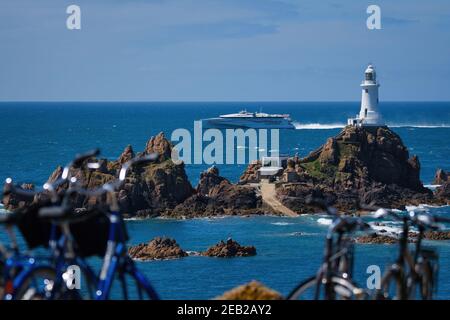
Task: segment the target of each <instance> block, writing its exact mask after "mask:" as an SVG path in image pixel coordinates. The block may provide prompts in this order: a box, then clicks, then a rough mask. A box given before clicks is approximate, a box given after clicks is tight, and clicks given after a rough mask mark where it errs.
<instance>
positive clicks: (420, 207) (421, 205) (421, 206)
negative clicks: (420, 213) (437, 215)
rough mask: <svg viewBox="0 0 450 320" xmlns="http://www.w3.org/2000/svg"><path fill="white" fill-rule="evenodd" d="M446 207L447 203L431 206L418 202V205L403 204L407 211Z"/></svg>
mask: <svg viewBox="0 0 450 320" xmlns="http://www.w3.org/2000/svg"><path fill="white" fill-rule="evenodd" d="M445 207H448V205H445V206H433V205H430V204H419V205H418V206H405V208H406V210H407V211H414V210H426V211H428V209H436V208H445Z"/></svg>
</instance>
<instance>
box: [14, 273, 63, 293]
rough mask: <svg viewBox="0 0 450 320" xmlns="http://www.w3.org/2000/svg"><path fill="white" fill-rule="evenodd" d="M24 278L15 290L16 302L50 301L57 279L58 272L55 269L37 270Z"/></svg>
mask: <svg viewBox="0 0 450 320" xmlns="http://www.w3.org/2000/svg"><path fill="white" fill-rule="evenodd" d="M20 276H21V275H19V277H20ZM22 276H23V278H22V279H21V280H20V284H19V286H18V287H17V288H16V289H15V293H14V299H15V300H45V299H49V297H50V296H51V291H52V290H53V284H54V283H55V279H56V271H55V270H54V269H53V268H50V267H39V268H35V269H32V270H31V271H28V272H27V273H26V274H25V275H22Z"/></svg>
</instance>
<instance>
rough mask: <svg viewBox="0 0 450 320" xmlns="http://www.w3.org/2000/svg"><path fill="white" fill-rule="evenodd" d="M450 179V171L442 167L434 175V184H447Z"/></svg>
mask: <svg viewBox="0 0 450 320" xmlns="http://www.w3.org/2000/svg"><path fill="white" fill-rule="evenodd" d="M449 181H450V172H447V171H444V170H442V169H437V171H436V174H435V175H434V180H433V184H440V185H442V184H445V183H446V182H449Z"/></svg>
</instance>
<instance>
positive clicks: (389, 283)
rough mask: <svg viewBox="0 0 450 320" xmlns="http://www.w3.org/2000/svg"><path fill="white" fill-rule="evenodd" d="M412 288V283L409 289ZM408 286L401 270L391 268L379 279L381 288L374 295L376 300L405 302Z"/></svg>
mask: <svg viewBox="0 0 450 320" xmlns="http://www.w3.org/2000/svg"><path fill="white" fill-rule="evenodd" d="M411 286H414V284H413V283H411V284H410V287H411ZM407 287H408V284H407V283H406V278H405V275H404V272H403V270H402V269H400V268H397V267H391V268H390V269H389V270H388V271H386V273H385V274H384V276H383V278H382V279H381V288H380V289H379V290H378V291H377V293H376V299H377V300H405V299H407V298H408V289H407Z"/></svg>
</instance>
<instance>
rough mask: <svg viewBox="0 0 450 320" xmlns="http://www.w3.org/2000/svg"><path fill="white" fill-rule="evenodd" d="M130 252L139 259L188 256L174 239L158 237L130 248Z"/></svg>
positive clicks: (131, 255)
mask: <svg viewBox="0 0 450 320" xmlns="http://www.w3.org/2000/svg"><path fill="white" fill-rule="evenodd" d="M128 254H129V255H130V257H132V258H133V259H139V260H161V259H175V258H182V257H186V256H187V255H188V254H187V253H186V252H185V251H183V250H182V249H181V248H180V246H179V245H178V243H177V242H176V241H175V240H174V239H170V238H165V237H163V238H161V237H156V238H154V239H153V240H151V241H150V242H149V243H141V244H138V245H136V246H132V247H130V248H128Z"/></svg>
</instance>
